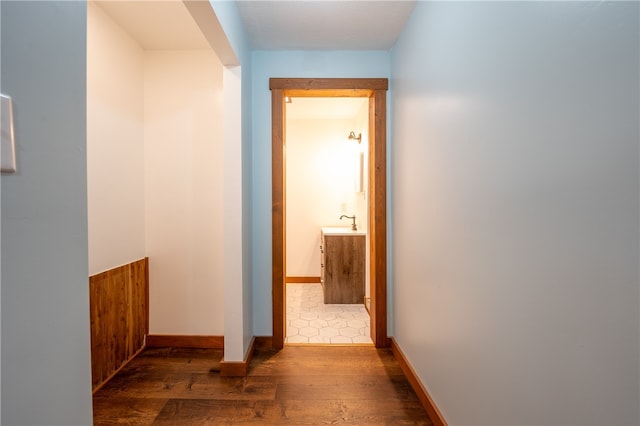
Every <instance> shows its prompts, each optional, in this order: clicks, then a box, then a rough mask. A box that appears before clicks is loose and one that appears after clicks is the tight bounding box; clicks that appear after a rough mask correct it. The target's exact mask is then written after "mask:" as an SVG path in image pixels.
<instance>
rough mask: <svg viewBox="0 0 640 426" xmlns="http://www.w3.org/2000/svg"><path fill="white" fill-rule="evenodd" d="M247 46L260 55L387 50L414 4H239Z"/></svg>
mask: <svg viewBox="0 0 640 426" xmlns="http://www.w3.org/2000/svg"><path fill="white" fill-rule="evenodd" d="M237 3H238V9H239V10H240V16H241V17H242V20H243V22H244V27H245V30H246V32H247V34H248V35H249V39H250V42H251V45H252V47H253V48H254V49H260V50H388V49H390V48H391V47H392V46H393V44H394V43H395V41H396V39H397V38H398V35H399V34H400V32H401V31H402V28H403V27H404V24H405V23H406V21H407V19H408V18H409V15H410V14H411V12H412V11H413V8H414V6H415V3H416V2H415V0H392V1H383V0H374V1H371V0H366V1H365V0H298V1H295V0H288V1H280V0H278V1H274V0H262V1H260V0H239V1H238V2H237Z"/></svg>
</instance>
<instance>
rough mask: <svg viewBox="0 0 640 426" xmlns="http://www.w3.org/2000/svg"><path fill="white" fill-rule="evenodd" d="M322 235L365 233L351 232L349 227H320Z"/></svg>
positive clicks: (362, 232) (359, 233)
mask: <svg viewBox="0 0 640 426" xmlns="http://www.w3.org/2000/svg"><path fill="white" fill-rule="evenodd" d="M320 229H322V233H323V234H325V235H365V234H366V232H365V231H361V230H357V231H353V230H352V229H351V227H350V226H327V227H322V228H320Z"/></svg>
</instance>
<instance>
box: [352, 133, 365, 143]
mask: <svg viewBox="0 0 640 426" xmlns="http://www.w3.org/2000/svg"><path fill="white" fill-rule="evenodd" d="M349 140H350V141H358V143H360V142H362V133H358V136H356V134H355V132H351V133H349Z"/></svg>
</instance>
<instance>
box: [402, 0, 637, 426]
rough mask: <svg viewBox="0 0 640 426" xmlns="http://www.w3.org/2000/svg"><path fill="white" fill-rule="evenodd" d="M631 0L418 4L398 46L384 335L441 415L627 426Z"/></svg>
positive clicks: (631, 355)
mask: <svg viewBox="0 0 640 426" xmlns="http://www.w3.org/2000/svg"><path fill="white" fill-rule="evenodd" d="M639 12H640V10H639V4H638V3H637V2H513V3H509V2H496V3H492V2H470V3H469V2H467V3H458V2H428V3H427V2H419V3H418V5H417V6H416V8H415V10H414V13H413V15H412V17H411V18H410V20H409V22H408V24H407V26H406V27H405V29H404V31H403V33H402V35H401V38H400V40H399V42H398V43H397V44H396V46H395V47H394V49H393V52H392V82H391V84H392V88H393V92H392V93H393V101H392V110H393V112H392V114H393V123H392V124H393V133H392V134H393V141H392V146H393V174H392V182H393V184H392V187H393V207H394V220H393V226H394V234H393V247H394V250H393V271H394V275H393V286H394V299H395V309H394V327H395V329H394V336H395V339H396V340H397V342H398V344H399V345H400V346H401V348H402V349H403V351H404V352H405V353H406V355H407V357H408V358H409V360H410V362H411V363H412V365H413V366H414V367H415V369H416V371H417V373H418V375H419V376H420V378H421V379H422V381H423V382H424V384H425V385H426V386H427V388H428V390H429V392H430V394H431V396H432V397H433V399H434V400H435V402H436V403H437V405H438V406H439V407H440V408H441V409H442V410H443V412H444V415H445V417H446V419H447V420H448V421H449V423H450V424H451V425H560V424H564V425H569V424H571V425H588V424H593V425H605V424H606V425H631V424H638V422H639V421H640V419H639V414H638V401H639V397H640V394H639V391H638V386H639V383H640V377H639V365H640V358H639V334H640V330H639V323H640V321H639V320H640V316H639V281H640V277H639V272H638V262H639V256H640V250H639V247H638V245H639V241H640V232H639V218H640V214H639V194H640V183H639V182H640V176H639V165H638V160H639V158H638V157H639V149H638V144H639V139H640V135H639V130H638V127H639V125H638V123H639V117H640V109H639V101H638V99H639V83H638V81H639V78H640V74H639V63H640V58H639V38H640V37H639V35H640V32H639V24H638V19H639V16H640V14H639Z"/></svg>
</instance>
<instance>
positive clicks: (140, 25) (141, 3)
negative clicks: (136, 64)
mask: <svg viewBox="0 0 640 426" xmlns="http://www.w3.org/2000/svg"><path fill="white" fill-rule="evenodd" d="M94 2H95V3H96V4H98V6H100V7H101V8H102V10H104V12H105V13H106V14H107V15H109V16H110V17H111V19H113V20H114V21H115V22H117V23H118V24H119V25H120V26H121V27H122V28H123V29H124V30H125V31H126V32H127V33H128V34H129V35H130V36H131V37H133V38H134V39H135V40H136V41H137V42H138V43H139V44H140V46H141V47H142V48H143V49H145V50H162V49H167V50H173V49H176V50H180V49H208V48H209V43H208V42H207V40H206V39H205V38H204V36H203V35H202V32H201V31H200V28H198V26H197V25H196V23H195V21H194V20H193V18H192V17H191V15H190V14H189V11H188V10H187V8H186V6H185V5H184V4H183V3H182V1H180V0H135V1H123V0H95V1H94Z"/></svg>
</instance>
